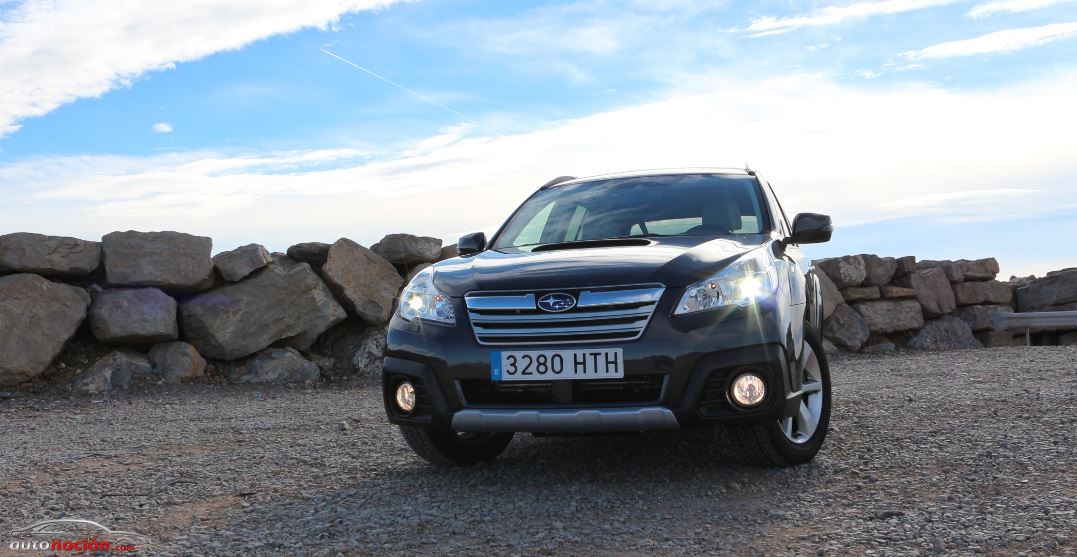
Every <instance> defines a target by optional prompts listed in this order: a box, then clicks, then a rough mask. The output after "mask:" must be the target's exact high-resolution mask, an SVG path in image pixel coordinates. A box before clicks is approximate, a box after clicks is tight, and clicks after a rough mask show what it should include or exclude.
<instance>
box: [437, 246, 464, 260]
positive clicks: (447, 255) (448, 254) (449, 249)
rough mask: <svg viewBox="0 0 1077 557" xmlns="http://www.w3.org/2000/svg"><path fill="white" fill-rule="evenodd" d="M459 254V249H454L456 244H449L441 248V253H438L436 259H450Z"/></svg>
mask: <svg viewBox="0 0 1077 557" xmlns="http://www.w3.org/2000/svg"><path fill="white" fill-rule="evenodd" d="M459 255H460V251H459V250H457V249H456V244H449V245H447V246H443V247H442V248H441V254H440V255H438V261H445V260H446V259H452V258H454V257H458V256H459Z"/></svg>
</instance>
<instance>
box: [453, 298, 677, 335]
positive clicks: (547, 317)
mask: <svg viewBox="0 0 1077 557" xmlns="http://www.w3.org/2000/svg"><path fill="white" fill-rule="evenodd" d="M664 290H665V288H664V287H663V286H661V285H655V284H649V285H635V286H616V287H607V288H589V289H561V290H547V291H540V292H471V293H469V294H468V295H467V296H465V297H464V302H465V304H466V305H467V314H468V318H469V319H470V320H471V328H472V330H473V331H474V333H475V339H476V340H478V341H479V343H480V344H489V345H502V346H511V345H529V344H581V343H588V342H608V341H626V340H635V339H637V338H639V337H640V336H641V335H642V334H643V330H644V329H645V328H646V327H647V323H648V322H649V321H650V319H651V314H653V313H654V308H655V306H657V305H658V300H659V299H660V298H661V297H662V292H663V291H664ZM552 293H563V294H570V295H572V296H573V297H575V298H576V300H577V302H576V305H575V306H574V307H573V308H572V309H570V310H568V311H563V312H548V311H544V310H541V309H539V307H538V305H537V303H536V302H537V300H539V299H540V298H542V296H545V295H546V294H552Z"/></svg>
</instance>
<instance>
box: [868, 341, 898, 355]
mask: <svg viewBox="0 0 1077 557" xmlns="http://www.w3.org/2000/svg"><path fill="white" fill-rule="evenodd" d="M895 350H897V345H896V344H894V343H892V342H890V341H885V342H879V343H876V344H871V345H868V346H865V347H863V348H861V349H860V351H861V352H863V353H865V354H889V353H891V352H894V351H895Z"/></svg>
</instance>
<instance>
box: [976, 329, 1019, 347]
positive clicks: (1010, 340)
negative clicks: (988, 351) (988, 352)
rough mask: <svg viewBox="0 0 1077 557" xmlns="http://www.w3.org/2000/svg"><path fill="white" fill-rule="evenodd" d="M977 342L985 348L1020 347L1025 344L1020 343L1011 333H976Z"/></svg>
mask: <svg viewBox="0 0 1077 557" xmlns="http://www.w3.org/2000/svg"><path fill="white" fill-rule="evenodd" d="M976 340H978V341H980V344H983V345H984V348H997V347H999V346H1020V345H1021V344H1024V342H1023V341H1022V342H1018V339H1017V338H1015V337H1014V335H1013V333H1011V332H1009V331H984V332H981V333H976Z"/></svg>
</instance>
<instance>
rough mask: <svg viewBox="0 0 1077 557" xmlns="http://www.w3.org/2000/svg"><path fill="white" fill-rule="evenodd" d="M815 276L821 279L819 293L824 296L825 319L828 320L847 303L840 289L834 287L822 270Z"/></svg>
mask: <svg viewBox="0 0 1077 557" xmlns="http://www.w3.org/2000/svg"><path fill="white" fill-rule="evenodd" d="M815 275H816V276H817V277H819V292H820V294H822V295H823V319H826V318H828V317H830V315H831V314H832V313H834V309H835V308H837V307H838V306H840V305H841V304H843V303H845V300H844V299H843V298H842V295H841V291H840V290H838V287H837V286H834V281H832V280H830V277H828V276H827V275H826V273H824V272H823V270H822V269H816V270H815Z"/></svg>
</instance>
